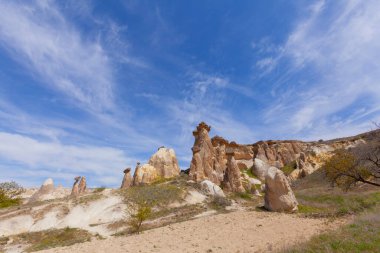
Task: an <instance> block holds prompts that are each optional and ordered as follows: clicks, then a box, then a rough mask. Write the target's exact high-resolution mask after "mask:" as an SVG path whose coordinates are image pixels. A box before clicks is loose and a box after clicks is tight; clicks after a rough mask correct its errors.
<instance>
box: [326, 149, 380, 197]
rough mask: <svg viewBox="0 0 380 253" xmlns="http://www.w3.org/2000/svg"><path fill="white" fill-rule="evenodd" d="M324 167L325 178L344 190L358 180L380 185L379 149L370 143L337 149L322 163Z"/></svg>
mask: <svg viewBox="0 0 380 253" xmlns="http://www.w3.org/2000/svg"><path fill="white" fill-rule="evenodd" d="M324 169H325V172H326V176H327V178H328V179H330V181H331V182H332V183H333V184H336V185H338V186H339V187H341V188H343V189H344V190H349V189H350V188H351V187H352V186H353V185H355V184H356V183H358V182H362V183H365V184H370V185H374V186H379V187H380V182H379V180H378V179H380V156H379V149H378V147H377V148H376V147H373V145H371V144H370V145H361V146H359V147H357V148H355V149H352V150H345V149H340V150H337V151H336V152H335V154H334V155H333V156H332V157H331V158H330V159H329V160H328V161H327V162H326V163H325V164H324Z"/></svg>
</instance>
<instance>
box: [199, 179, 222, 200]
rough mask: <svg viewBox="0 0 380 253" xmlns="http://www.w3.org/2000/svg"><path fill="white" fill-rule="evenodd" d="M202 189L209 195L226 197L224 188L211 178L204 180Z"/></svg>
mask: <svg viewBox="0 0 380 253" xmlns="http://www.w3.org/2000/svg"><path fill="white" fill-rule="evenodd" d="M200 185H201V189H202V191H203V192H204V193H205V194H206V195H209V196H216V197H225V195H224V192H223V190H222V189H221V188H220V187H219V186H218V185H216V184H214V183H213V182H211V181H210V180H203V181H202V182H201V183H200Z"/></svg>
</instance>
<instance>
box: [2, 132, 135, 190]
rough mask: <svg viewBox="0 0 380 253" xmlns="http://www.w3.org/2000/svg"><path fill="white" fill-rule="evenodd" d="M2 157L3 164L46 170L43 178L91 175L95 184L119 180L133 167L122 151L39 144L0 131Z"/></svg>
mask: <svg viewBox="0 0 380 253" xmlns="http://www.w3.org/2000/svg"><path fill="white" fill-rule="evenodd" d="M20 150H22V152H20ZM0 157H1V160H2V163H4V162H8V163H9V162H13V163H16V164H19V165H20V167H23V168H24V170H25V167H26V168H28V170H29V171H33V172H34V173H37V174H38V173H40V172H41V171H46V173H44V175H46V176H49V177H56V178H57V177H61V176H59V175H60V174H62V173H63V174H64V175H87V174H91V175H92V178H93V181H94V182H102V177H113V178H118V177H119V176H120V171H121V170H122V169H123V168H124V167H125V166H127V165H129V166H132V165H134V160H132V159H130V158H127V157H126V156H125V154H124V152H123V151H121V150H119V149H115V148H110V147H98V146H88V145H87V146H78V145H66V144H62V143H60V142H51V141H39V140H37V139H33V138H30V137H27V136H24V135H19V134H10V133H6V132H0ZM23 173H24V172H23ZM97 177H98V178H97ZM63 178H64V179H65V180H67V178H66V177H63ZM70 181H71V180H70ZM92 183H93V182H92Z"/></svg>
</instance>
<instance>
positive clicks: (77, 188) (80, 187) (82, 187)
mask: <svg viewBox="0 0 380 253" xmlns="http://www.w3.org/2000/svg"><path fill="white" fill-rule="evenodd" d="M74 180H75V182H74V185H73V188H72V190H71V196H79V195H81V194H82V193H84V192H85V191H86V187H87V185H86V178H85V177H75V178H74Z"/></svg>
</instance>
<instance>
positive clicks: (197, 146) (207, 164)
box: [189, 122, 223, 185]
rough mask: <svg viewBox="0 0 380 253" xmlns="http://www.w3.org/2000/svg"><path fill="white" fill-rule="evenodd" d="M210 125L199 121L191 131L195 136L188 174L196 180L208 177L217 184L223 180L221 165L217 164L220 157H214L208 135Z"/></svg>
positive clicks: (214, 153) (199, 180)
mask: <svg viewBox="0 0 380 253" xmlns="http://www.w3.org/2000/svg"><path fill="white" fill-rule="evenodd" d="M210 129H211V127H210V126H208V125H207V124H206V123H204V122H201V123H200V124H199V125H198V126H197V129H196V130H195V131H194V132H193V135H194V137H195V141H194V145H193V148H192V151H193V158H192V160H191V164H190V173H189V176H190V178H191V179H192V180H194V181H196V182H201V181H203V180H205V179H209V180H210V181H212V182H213V183H215V184H217V185H219V184H220V182H221V181H222V180H223V166H222V165H220V164H219V160H221V159H223V158H222V156H221V157H218V158H217V157H216V152H215V150H214V147H213V145H212V143H211V140H210V137H209V135H208V133H209V131H210Z"/></svg>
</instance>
